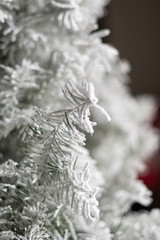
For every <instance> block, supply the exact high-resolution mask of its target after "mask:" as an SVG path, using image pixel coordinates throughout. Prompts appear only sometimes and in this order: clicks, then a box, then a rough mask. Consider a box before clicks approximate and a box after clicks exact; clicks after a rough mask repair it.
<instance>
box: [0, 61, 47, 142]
mask: <svg viewBox="0 0 160 240" xmlns="http://www.w3.org/2000/svg"><path fill="white" fill-rule="evenodd" d="M0 68H1V70H2V73H3V77H2V79H1V86H0V90H1V91H0V128H1V134H0V137H2V136H6V135H8V133H9V132H10V131H11V130H12V129H13V128H15V127H19V126H20V125H22V124H25V122H27V121H29V119H30V117H31V116H32V110H31V104H32V103H33V99H34V97H35V95H38V94H39V96H40V92H41V91H42V89H43V88H44V80H45V82H47V80H48V78H50V77H51V76H50V75H51V73H50V72H49V71H45V70H44V69H42V68H40V67H39V65H38V64H37V63H34V64H33V63H31V62H30V61H28V60H25V59H24V60H23V61H22V65H17V66H16V67H15V68H11V67H7V66H5V65H0ZM43 90H44V89H43Z"/></svg>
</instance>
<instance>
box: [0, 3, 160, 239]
mask: <svg viewBox="0 0 160 240" xmlns="http://www.w3.org/2000/svg"><path fill="white" fill-rule="evenodd" d="M108 3H109V1H108V0H34V1H26V0H15V1H11V0H10V1H9V0H0V22H1V23H0V37H1V42H0V54H1V61H2V63H1V65H0V70H1V71H0V83H1V84H0V130H1V131H0V138H1V143H0V148H2V149H1V152H2V155H3V156H4V158H3V161H5V160H7V159H8V158H11V159H13V160H14V161H12V160H8V161H7V162H6V163H4V164H2V165H1V166H0V206H1V209H0V239H2V240H10V239H12V240H14V239H22V240H28V239H32V240H33V239H34V240H53V239H54V240H71V239H72V240H79V239H80V240H133V239H135V240H140V239H143V240H151V239H154V240H159V239H160V236H159V234H160V229H159V226H160V223H159V211H158V210H156V211H152V212H151V213H142V214H135V215H134V214H132V213H130V214H128V211H129V209H130V208H131V205H132V204H133V203H134V202H139V203H141V204H143V205H148V204H149V203H150V201H151V193H150V191H149V190H148V189H147V188H146V186H145V185H144V184H143V183H142V182H141V181H140V180H138V179H137V175H138V174H139V172H141V171H144V170H145V159H146V158H147V157H148V156H149V155H150V154H152V153H153V152H154V151H155V150H156V148H157V143H158V136H157V132H156V131H155V130H153V129H152V127H151V121H152V116H153V115H154V112H155V110H156V109H155V105H156V104H155V101H154V99H153V98H152V97H149V96H144V97H136V98H134V97H133V96H132V95H131V94H130V93H129V91H128V87H127V83H128V79H129V77H128V71H129V70H130V66H129V64H128V63H127V62H126V61H124V60H120V58H119V54H118V51H117V50H116V49H115V48H114V47H112V46H110V45H108V44H103V43H102V41H101V38H103V37H105V36H107V35H108V34H109V30H100V31H97V24H96V22H97V18H99V17H102V16H103V13H104V10H103V7H104V5H105V4H108ZM84 79H87V81H86V80H84ZM93 86H94V87H95V90H94V87H93ZM94 91H95V92H96V96H97V97H95V92H94ZM64 96H65V98H64ZM98 101H99V104H100V106H102V107H103V108H102V107H100V106H99V105H98ZM104 109H107V112H106V111H105V110H104ZM90 111H91V112H90ZM91 113H92V114H91ZM108 113H109V114H108ZM90 115H91V116H90ZM110 116H111V118H112V121H111V123H110V124H106V120H107V121H110V120H111V118H110ZM95 122H97V123H98V125H97V127H96V128H95V129H93V127H94V125H96V123H95ZM94 131H95V134H94V135H93V132H94ZM88 133H89V134H88ZM90 135H91V136H90ZM18 136H19V140H18ZM2 137H6V139H5V140H4V139H3V138H2ZM86 139H87V140H86ZM11 142H12V143H11ZM85 143H87V144H86V146H85ZM4 145H5V146H4ZM1 146H2V147H1ZM86 148H87V149H86ZM0 157H1V156H0ZM92 157H93V158H92ZM15 161H17V162H19V164H18V165H17V164H16V163H15ZM97 186H98V187H99V188H100V191H99V192H98V194H97ZM97 199H98V200H97ZM99 210H100V211H99ZM11 230H12V231H11Z"/></svg>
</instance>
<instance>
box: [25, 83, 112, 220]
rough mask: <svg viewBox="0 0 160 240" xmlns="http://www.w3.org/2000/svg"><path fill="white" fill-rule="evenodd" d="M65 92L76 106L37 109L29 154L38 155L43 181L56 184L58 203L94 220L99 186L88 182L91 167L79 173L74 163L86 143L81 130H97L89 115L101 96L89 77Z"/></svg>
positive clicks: (29, 133) (33, 156) (28, 132)
mask: <svg viewBox="0 0 160 240" xmlns="http://www.w3.org/2000/svg"><path fill="white" fill-rule="evenodd" d="M63 92H64V95H65V97H66V98H67V99H68V100H69V102H70V104H71V106H72V108H67V109H65V110H60V111H56V112H52V113H47V112H45V111H44V110H40V109H38V108H36V109H35V111H36V115H35V116H34V118H33V121H32V123H31V124H29V127H28V130H25V132H27V136H26V140H27V139H28V140H27V141H28V142H30V147H29V156H30V158H36V161H37V164H38V165H39V169H40V172H41V174H40V181H42V182H43V181H47V184H49V183H50V182H51V185H50V187H49V188H50V189H52V188H53V189H52V190H51V192H52V193H51V194H54V199H56V201H57V203H58V204H61V203H63V204H64V205H67V206H70V207H71V208H74V209H75V210H76V211H77V212H78V214H80V215H83V216H84V217H85V218H87V219H90V220H94V219H97V218H98V215H99V211H98V208H97V205H98V202H97V200H96V199H95V193H96V190H95V189H91V188H90V187H89V185H88V178H89V175H88V168H87V167H85V168H84V170H83V171H82V173H81V175H80V176H78V175H77V173H76V172H75V170H74V167H73V164H74V159H75V154H77V153H78V152H79V151H80V146H82V145H84V144H85V135H84V133H82V132H81V131H85V132H88V133H90V134H92V133H93V126H94V125H95V123H93V122H91V121H90V119H89V116H90V110H89V107H91V106H95V107H97V106H98V105H97V102H98V100H97V98H96V97H95V95H94V88H93V86H92V84H88V83H87V82H86V81H83V83H82V86H81V89H79V88H77V87H76V86H75V85H74V84H73V83H72V82H68V83H67V84H66V86H65V88H64V89H63ZM98 108H100V107H98ZM106 116H107V117H108V115H107V113H106ZM80 130H81V131H80ZM32 146H34V152H32ZM36 148H37V151H36V150H35V149H36ZM42 179H43V180H42ZM52 185H53V186H52Z"/></svg>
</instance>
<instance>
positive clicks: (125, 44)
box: [99, 0, 160, 95]
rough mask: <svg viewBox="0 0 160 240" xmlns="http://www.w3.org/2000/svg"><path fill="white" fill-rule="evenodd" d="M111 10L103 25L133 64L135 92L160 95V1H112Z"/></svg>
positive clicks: (114, 42)
mask: <svg viewBox="0 0 160 240" xmlns="http://www.w3.org/2000/svg"><path fill="white" fill-rule="evenodd" d="M107 12H108V14H107V15H106V17H104V18H103V19H102V20H100V22H99V25H100V28H109V29H110V30H111V34H110V36H109V37H107V38H105V39H104V41H105V42H108V43H111V44H112V45H113V46H115V47H116V48H117V49H118V50H119V52H120V56H121V58H125V59H128V60H129V62H130V64H131V67H132V70H131V74H130V76H131V79H132V82H131V89H132V92H133V93H134V94H138V93H153V94H156V95H160V0H112V1H111V3H110V4H109V5H108V7H107Z"/></svg>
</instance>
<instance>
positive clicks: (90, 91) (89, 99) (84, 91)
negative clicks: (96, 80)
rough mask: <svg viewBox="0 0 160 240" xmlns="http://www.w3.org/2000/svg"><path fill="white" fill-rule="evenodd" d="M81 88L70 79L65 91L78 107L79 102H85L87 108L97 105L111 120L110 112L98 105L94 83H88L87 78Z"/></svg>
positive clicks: (71, 101) (66, 95)
mask: <svg viewBox="0 0 160 240" xmlns="http://www.w3.org/2000/svg"><path fill="white" fill-rule="evenodd" d="M79 89H80V90H79ZM79 89H78V88H77V87H75V86H74V84H73V83H72V82H71V81H68V82H67V84H66V85H65V88H64V89H63V93H64V95H65V97H66V98H67V99H68V100H69V102H70V103H71V104H72V105H73V106H75V107H76V106H77V104H82V105H84V102H85V104H86V105H87V108H89V107H92V106H93V107H96V108H97V109H99V110H100V111H101V113H102V114H103V115H104V116H105V117H106V120H107V121H109V122H110V121H111V117H110V116H109V114H108V113H107V112H106V111H105V110H104V109H103V108H102V107H100V106H99V105H98V98H97V97H96V96H95V89H94V86H93V84H92V83H90V82H89V83H88V82H87V81H86V80H83V81H82V83H81V86H80V88H79ZM86 114H87V112H86ZM86 116H87V115H86ZM88 116H89V115H88ZM87 132H88V131H87ZM90 133H91V134H92V133H93V131H91V132H90Z"/></svg>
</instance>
